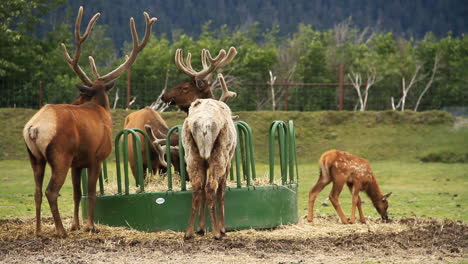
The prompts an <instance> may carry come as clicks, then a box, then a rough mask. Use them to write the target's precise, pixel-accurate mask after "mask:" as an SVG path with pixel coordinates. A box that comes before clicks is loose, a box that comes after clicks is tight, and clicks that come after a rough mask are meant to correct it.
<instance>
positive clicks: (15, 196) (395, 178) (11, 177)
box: [0, 161, 468, 221]
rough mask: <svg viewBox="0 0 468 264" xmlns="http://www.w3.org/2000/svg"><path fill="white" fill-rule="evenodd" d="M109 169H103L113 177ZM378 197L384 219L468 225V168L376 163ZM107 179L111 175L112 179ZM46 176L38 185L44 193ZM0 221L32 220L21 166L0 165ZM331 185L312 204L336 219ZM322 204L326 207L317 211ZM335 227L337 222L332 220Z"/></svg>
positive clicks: (304, 186) (303, 209) (65, 192)
mask: <svg viewBox="0 0 468 264" xmlns="http://www.w3.org/2000/svg"><path fill="white" fill-rule="evenodd" d="M114 166H115V165H114V164H110V165H109V170H110V171H115V169H114ZM257 167H258V168H257V170H258V172H257V173H258V175H260V176H261V175H266V173H267V170H268V167H267V165H266V164H258V165H257ZM372 167H373V169H374V172H375V173H376V175H377V177H378V179H379V182H380V185H381V188H382V191H383V192H385V193H386V192H393V195H392V197H391V199H390V208H389V214H390V217H394V218H401V217H409V216H419V217H434V218H438V219H445V218H449V219H457V220H463V221H467V220H468V210H467V208H468V164H443V163H419V162H401V161H377V162H374V163H373V164H372ZM299 173H300V178H299V182H300V183H299V184H300V185H299V195H298V197H299V205H298V208H299V215H300V216H304V215H306V214H307V206H308V205H307V198H308V191H309V189H310V188H311V187H312V186H313V185H314V184H315V181H316V180H317V175H318V168H317V166H316V164H312V162H311V163H310V164H301V165H300V167H299ZM111 175H115V174H112V173H111ZM49 178H50V172H49V170H48V171H47V175H46V178H45V182H44V189H45V188H46V186H47V183H48V180H49ZM0 182H1V185H0V218H15V217H33V216H34V214H35V211H34V197H33V194H34V180H33V176H32V172H31V169H30V167H29V163H28V162H27V161H0ZM330 188H331V185H329V186H327V187H326V188H325V189H324V190H323V191H322V192H321V193H320V195H319V197H318V198H317V201H316V207H315V214H316V215H329V214H336V213H335V210H334V209H333V206H331V204H330V202H328V201H326V198H327V197H328V193H329V191H330ZM60 194H61V197H60V198H59V208H60V212H61V214H62V216H71V215H72V209H73V208H72V207H73V196H72V188H71V179H70V176H68V179H67V181H66V183H65V185H64V187H63V188H62V190H61V192H60ZM362 197H363V200H364V205H363V210H364V214H365V215H366V216H368V217H378V214H377V212H376V211H375V209H374V208H373V206H372V203H371V202H370V200H369V199H368V198H367V197H366V196H365V194H362ZM323 202H325V203H326V204H327V205H328V206H323V205H322V203H323ZM341 204H342V206H343V209H344V210H345V213H346V214H349V213H350V208H351V196H350V194H349V191H348V190H347V188H345V189H344V190H343V193H342V195H341ZM42 208H43V210H42V211H43V216H50V209H49V205H48V203H47V199H46V198H45V197H44V199H43V206H42ZM337 221H338V218H337Z"/></svg>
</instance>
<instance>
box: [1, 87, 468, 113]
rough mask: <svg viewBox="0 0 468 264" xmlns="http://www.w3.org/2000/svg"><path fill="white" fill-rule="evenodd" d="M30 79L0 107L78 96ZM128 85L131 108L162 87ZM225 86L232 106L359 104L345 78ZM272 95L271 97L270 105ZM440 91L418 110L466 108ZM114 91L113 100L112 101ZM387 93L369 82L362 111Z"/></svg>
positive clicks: (122, 95)
mask: <svg viewBox="0 0 468 264" xmlns="http://www.w3.org/2000/svg"><path fill="white" fill-rule="evenodd" d="M31 83H32V85H33V86H35V87H23V86H20V85H17V83H16V82H8V83H7V82H0V107H1V108H34V109H38V108H39V107H40V106H41V105H44V104H58V103H70V102H71V101H73V99H74V98H75V97H77V96H78V90H77V89H76V88H74V87H65V88H54V90H52V91H51V90H49V89H48V88H47V87H44V85H43V84H42V82H40V81H35V82H31ZM170 88H171V87H169V89H170ZM131 89H132V90H131V94H132V95H131V97H132V98H133V97H135V96H136V100H135V103H134V104H133V105H132V106H131V108H132V109H141V108H143V107H145V106H149V105H151V103H152V102H154V101H155V100H156V99H157V98H158V96H159V95H160V94H161V91H162V86H161V85H155V84H153V83H150V82H143V83H142V82H133V83H132V87H131ZM229 89H230V90H233V91H235V92H237V94H238V97H237V98H235V99H231V100H230V101H229V105H230V107H231V109H232V110H233V111H263V110H277V111H325V110H340V108H342V109H343V110H351V111H352V110H357V109H359V106H360V104H359V97H358V95H357V92H356V90H355V89H354V87H352V86H351V85H350V84H347V83H344V84H343V92H340V88H339V84H338V83H323V84H310V83H278V84H275V85H274V86H273V90H272V86H271V85H270V84H268V83H245V84H240V85H237V86H232V87H230V88H229ZM214 93H215V97H216V98H218V97H219V94H220V90H219V89H215V90H214ZM272 94H274V98H275V100H274V101H275V102H274V104H273V100H272V98H273V96H272ZM440 94H441V91H440V89H439V88H438V87H434V89H432V90H429V91H428V92H427V93H426V94H425V95H424V97H423V98H422V100H421V103H420V105H419V107H418V110H437V109H440V110H447V109H460V108H461V109H466V107H468V89H464V90H463V91H462V92H461V93H460V94H458V95H457V96H455V97H454V98H450V97H443V96H440ZM117 95H118V98H119V99H118V100H117V102H116V97H117ZM341 95H342V96H341ZM419 95H420V93H416V92H414V93H409V94H408V96H407V98H406V101H405V109H406V110H414V107H415V105H416V102H417V100H418V97H419ZM363 97H364V94H363ZM392 97H394V102H395V104H397V102H398V100H399V99H400V98H401V91H400V90H399V88H398V86H396V87H395V89H393V90H388V89H379V87H377V86H376V87H375V88H374V87H373V88H372V89H370V90H369V93H368V99H367V105H366V110H375V111H380V110H391V109H392V102H391V98H392ZM340 98H342V99H340ZM109 99H110V105H111V107H113V106H114V104H115V107H116V108H121V109H122V108H126V102H127V98H126V87H125V82H119V83H118V84H117V85H116V87H115V88H114V89H113V90H111V91H110V92H109ZM341 100H342V103H341ZM273 105H274V106H273ZM340 106H342V107H340ZM273 108H274V109H273ZM175 110H176V108H175V107H171V108H168V109H167V110H166V111H175ZM463 111H465V110H463ZM463 111H462V113H463ZM459 112H460V110H457V113H459Z"/></svg>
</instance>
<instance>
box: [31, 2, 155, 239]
mask: <svg viewBox="0 0 468 264" xmlns="http://www.w3.org/2000/svg"><path fill="white" fill-rule="evenodd" d="M82 16H83V7H80V8H79V11H78V15H77V18H76V22H75V38H76V51H75V55H74V56H73V58H71V56H70V55H69V53H68V51H67V48H66V46H65V44H63V43H62V45H61V48H62V52H63V55H64V57H65V59H66V61H67V63H68V65H69V66H70V68H71V69H72V70H73V71H74V72H75V73H76V74H77V75H78V77H79V78H80V79H81V81H82V82H83V84H77V85H76V87H77V88H78V89H79V91H80V96H79V97H78V98H77V99H76V100H75V101H74V102H73V103H72V104H57V105H45V106H44V107H43V108H42V109H41V110H39V112H37V113H36V114H35V115H34V116H33V117H32V118H31V119H30V120H29V121H28V122H27V123H26V125H25V127H24V129H23V137H24V140H25V143H26V146H27V150H28V153H29V159H30V163H31V167H32V169H33V173H34V180H35V185H36V187H35V194H34V198H35V205H36V234H38V235H39V234H40V233H41V203H42V184H43V180H44V170H45V166H46V163H49V165H50V167H51V169H52V176H51V178H50V181H49V185H48V186H47V189H46V191H45V194H46V197H47V200H48V202H49V206H50V209H51V212H52V216H53V218H54V224H55V230H56V235H57V236H58V237H66V235H67V234H66V232H65V229H64V228H63V224H62V221H61V218H60V213H59V209H58V205H57V198H58V196H59V191H60V189H61V187H62V185H63V183H64V182H65V178H66V176H67V172H68V170H69V169H70V168H71V172H72V173H71V174H72V183H73V198H74V211H73V222H72V226H71V230H77V229H80V223H79V218H78V212H79V204H80V201H81V195H82V193H81V186H80V178H81V171H82V169H83V168H87V169H88V199H89V208H88V219H87V223H86V225H85V227H84V230H85V231H92V232H97V229H96V228H95V226H94V221H93V219H94V204H95V201H96V181H97V179H98V177H99V173H100V171H101V164H102V162H103V160H104V159H105V158H106V157H107V156H108V155H109V154H110V152H111V150H112V117H111V114H110V108H109V97H108V95H107V92H108V91H109V90H110V89H112V87H113V86H114V83H115V81H116V79H117V78H119V76H120V75H121V74H122V73H123V72H124V71H126V70H127V69H128V68H129V67H130V65H132V64H133V63H134V62H135V59H136V58H137V55H138V54H139V53H140V52H141V50H142V49H143V48H144V47H145V45H146V44H147V43H148V40H149V38H150V35H151V27H152V25H153V23H154V22H155V21H156V18H151V19H150V17H149V15H148V14H147V13H146V12H145V13H144V16H145V20H146V31H145V36H144V39H143V41H142V42H141V43H140V42H139V41H138V35H137V32H136V29H135V22H134V20H133V18H130V28H131V33H132V37H133V50H132V52H131V54H130V56H129V57H128V58H127V59H126V60H125V62H124V63H123V64H121V65H120V66H118V67H117V68H116V69H115V70H113V71H112V72H110V73H108V74H106V75H104V76H101V75H100V74H99V73H98V71H97V68H96V65H95V63H94V59H93V58H92V57H89V62H90V65H91V69H92V73H93V75H94V76H95V80H94V81H91V79H90V78H89V77H88V76H87V75H86V73H85V72H84V71H83V70H82V68H81V67H80V66H79V65H78V60H79V58H80V55H81V45H82V44H83V42H84V41H85V40H86V38H87V37H88V36H89V34H90V32H91V29H92V27H93V25H94V23H95V22H96V20H97V19H98V18H99V16H100V14H99V13H97V14H95V15H94V16H93V18H91V20H90V22H89V23H88V27H87V28H86V31H85V33H84V35H81V32H80V25H81V19H82Z"/></svg>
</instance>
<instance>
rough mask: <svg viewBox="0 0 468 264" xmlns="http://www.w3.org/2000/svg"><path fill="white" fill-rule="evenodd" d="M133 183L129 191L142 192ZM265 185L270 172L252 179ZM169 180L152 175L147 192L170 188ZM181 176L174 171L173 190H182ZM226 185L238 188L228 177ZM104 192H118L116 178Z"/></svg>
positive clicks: (259, 184) (251, 184) (189, 187)
mask: <svg viewBox="0 0 468 264" xmlns="http://www.w3.org/2000/svg"><path fill="white" fill-rule="evenodd" d="M130 182H131V184H130V186H129V192H130V193H139V192H140V187H138V186H135V183H134V179H133V178H132V179H131V181H130ZM185 184H186V188H187V190H191V189H192V184H191V183H190V181H187V182H186V183H185ZM273 184H274V185H281V179H279V178H275V179H274V181H273ZM264 185H270V179H269V175H268V173H265V174H264V175H262V176H260V177H257V178H256V179H255V180H253V179H252V180H251V181H250V186H264ZM167 186H168V180H167V174H162V175H150V176H149V177H147V178H146V179H145V192H165V191H167V190H168V187H167ZM181 186H182V185H181V177H180V174H178V173H177V172H175V173H172V190H173V191H181V189H182V188H181ZM226 186H227V187H229V188H236V187H237V182H236V181H235V180H234V181H230V180H229V179H228V181H227V183H226ZM241 186H242V187H245V186H247V183H246V181H245V180H243V181H242V183H241ZM124 188H125V186H124V184H123V180H122V191H124ZM104 193H105V195H114V194H118V188H117V182H116V180H115V179H110V180H109V181H108V182H105V183H104Z"/></svg>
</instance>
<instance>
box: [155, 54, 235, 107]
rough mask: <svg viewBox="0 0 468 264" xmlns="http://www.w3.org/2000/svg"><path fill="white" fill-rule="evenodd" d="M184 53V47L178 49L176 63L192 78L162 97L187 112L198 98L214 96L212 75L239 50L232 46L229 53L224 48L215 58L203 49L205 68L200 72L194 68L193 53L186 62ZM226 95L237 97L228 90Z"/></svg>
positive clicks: (203, 64) (202, 60)
mask: <svg viewBox="0 0 468 264" xmlns="http://www.w3.org/2000/svg"><path fill="white" fill-rule="evenodd" d="M182 53H183V52H182V49H177V51H176V54H175V64H176V65H177V67H178V68H179V69H180V70H181V71H182V72H183V73H185V74H186V75H188V76H189V77H190V78H191V80H190V81H189V82H185V83H182V84H180V85H179V86H177V87H175V88H172V89H171V90H168V91H166V92H165V93H164V94H163V95H162V98H161V99H162V101H163V102H165V103H167V104H175V105H177V106H178V107H179V108H180V109H181V110H182V111H184V112H186V113H187V112H188V109H189V107H190V104H191V103H192V102H193V101H195V100H196V99H205V98H214V96H213V91H212V89H211V85H212V83H211V75H212V73H213V72H214V71H215V70H217V69H220V68H223V67H224V66H226V65H227V64H228V63H230V62H231V61H232V60H233V59H234V57H235V56H236V54H237V51H236V49H235V48H234V47H231V48H230V49H229V51H228V53H226V51H225V50H223V49H222V50H220V51H219V53H218V56H216V58H213V57H211V54H210V52H209V51H208V50H206V49H203V50H202V53H201V62H202V66H203V70H201V71H199V72H197V71H195V70H194V69H193V68H192V64H191V58H192V54H191V53H188V55H187V59H186V61H185V62H184V61H183V54H182ZM226 96H227V97H228V98H229V97H235V96H236V93H234V92H228V93H227V94H226Z"/></svg>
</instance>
